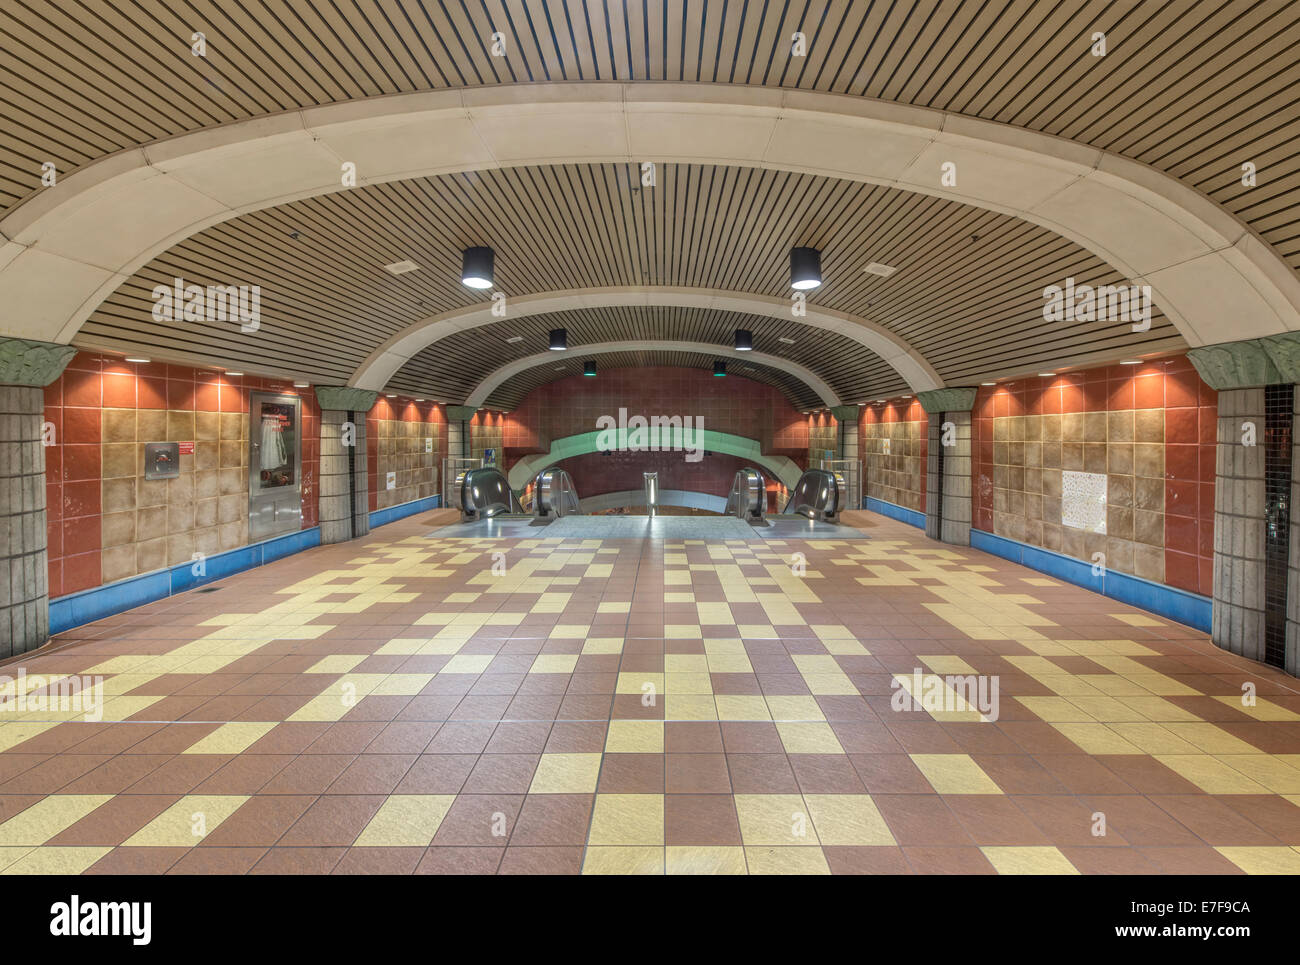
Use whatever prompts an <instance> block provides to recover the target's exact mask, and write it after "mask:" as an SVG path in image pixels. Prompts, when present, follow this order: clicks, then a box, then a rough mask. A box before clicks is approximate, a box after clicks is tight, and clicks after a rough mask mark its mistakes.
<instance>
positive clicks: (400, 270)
mask: <svg viewBox="0 0 1300 965" xmlns="http://www.w3.org/2000/svg"><path fill="white" fill-rule="evenodd" d="M419 268H420V266H419V265H417V264H416V263H415V262H413V261H410V260H407V261H395V262H393V263H392V264H391V265H384V271H386V272H388V273H389V274H391V275H405V274H406V273H407V272H409V271H418V270H419Z"/></svg>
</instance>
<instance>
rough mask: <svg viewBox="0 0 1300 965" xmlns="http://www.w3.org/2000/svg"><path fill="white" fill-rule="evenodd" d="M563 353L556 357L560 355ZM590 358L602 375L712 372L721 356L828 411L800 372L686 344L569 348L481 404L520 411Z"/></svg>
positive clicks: (737, 371)
mask: <svg viewBox="0 0 1300 965" xmlns="http://www.w3.org/2000/svg"><path fill="white" fill-rule="evenodd" d="M559 354H560V353H559V352H556V353H554V355H559ZM589 358H594V359H595V360H596V362H597V376H596V377H597V378H598V379H599V378H600V375H599V373H600V372H606V371H609V370H611V369H639V368H647V367H651V366H661V367H664V368H683V369H702V370H705V371H711V370H712V369H713V363H714V362H716V361H718V360H719V359H721V360H722V361H724V362H726V363H727V377H728V378H733V377H735V378H742V379H749V380H750V381H752V382H762V383H764V384H766V385H770V386H773V387H774V388H777V389H779V390H780V391H781V394H782V395H784V396H785V397H786V398H787V399H788V400H789V401H790V404H791V405H792V406H794V407H795V408H796V409H800V410H802V411H809V410H816V409H822V408H824V407H825V406H826V405H827V402H826V401H825V400H824V399H823V398H822V396H821V394H819V393H818V391H817V389H816V388H815V387H814V386H812V385H810V384H808V383H807V382H805V381H803V380H802V379H800V378H799V377H798V375H797V374H795V373H793V372H791V371H788V370H785V369H782V368H777V367H775V366H772V365H764V364H763V363H762V362H759V361H755V360H750V359H745V358H737V357H736V356H735V355H732V356H731V357H728V355H727V354H726V353H723V352H707V351H706V352H697V351H689V350H684V349H682V348H651V349H630V348H624V349H618V348H617V347H615V346H608V345H607V346H601V347H599V349H598V350H596V351H591V352H586V353H583V352H581V351H571V352H565V353H564V357H562V358H554V357H552V358H544V359H539V360H538V361H537V363H536V364H534V365H530V366H528V367H527V368H525V369H523V370H522V371H519V372H517V373H512V374H511V376H510V378H509V379H508V380H506V381H504V382H501V383H500V384H498V385H496V386H495V387H494V388H493V390H492V391H491V393H490V394H489V395H488V396H487V398H486V399H483V400H482V401H480V402H478V403H477V404H478V405H480V406H483V407H485V408H489V409H504V410H506V411H509V410H511V409H516V408H518V407H519V405H520V404H521V403H522V402H523V401H524V399H525V398H526V397H527V395H528V393H530V392H532V391H533V390H534V389H536V388H538V387H539V386H542V385H545V384H547V383H548V382H555V381H558V380H560V379H567V378H569V377H570V376H581V375H582V367H583V363H584V362H586V361H587V359H589Z"/></svg>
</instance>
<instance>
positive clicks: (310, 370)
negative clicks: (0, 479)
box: [76, 164, 1185, 399]
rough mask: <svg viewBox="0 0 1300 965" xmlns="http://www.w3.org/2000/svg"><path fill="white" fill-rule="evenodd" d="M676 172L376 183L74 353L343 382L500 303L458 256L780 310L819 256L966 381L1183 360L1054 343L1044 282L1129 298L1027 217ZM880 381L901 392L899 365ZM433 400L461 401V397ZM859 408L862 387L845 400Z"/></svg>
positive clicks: (949, 373) (121, 296) (1107, 337)
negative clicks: (203, 300) (256, 311)
mask: <svg viewBox="0 0 1300 965" xmlns="http://www.w3.org/2000/svg"><path fill="white" fill-rule="evenodd" d="M657 173H658V183H657V185H656V187H655V188H653V189H647V190H640V189H639V181H638V179H637V178H636V177H635V176H634V174H633V169H632V168H631V167H630V166H629V165H624V164H563V165H551V166H545V167H525V168H503V169H497V170H485V171H477V172H467V173H462V174H449V175H441V176H437V177H425V178H414V179H410V180H405V181H395V182H387V183H383V184H376V185H368V186H362V187H358V188H354V189H351V190H349V191H345V192H338V193H332V194H327V195H321V196H317V197H313V198H306V199H303V200H300V201H295V202H291V203H288V204H283V205H278V206H275V207H273V208H267V209H262V210H259V211H254V212H251V213H249V214H246V215H243V216H241V217H239V218H235V219H232V220H230V221H225V222H222V223H220V224H217V225H214V226H212V227H210V228H208V229H206V230H204V231H202V232H200V233H199V234H197V235H195V236H193V237H191V238H189V239H187V240H185V241H183V242H181V243H180V244H178V245H176V246H174V247H172V248H171V249H169V250H168V251H167V252H165V253H164V254H163V255H160V256H159V257H157V258H155V259H154V260H153V261H152V262H150V263H149V264H148V265H146V266H145V267H144V268H143V269H141V270H140V271H139V272H137V273H136V275H135V276H133V277H132V278H131V279H130V280H129V281H127V282H126V283H125V284H123V285H122V286H121V287H120V288H119V289H118V290H117V291H115V292H114V293H113V294H112V295H111V296H110V297H109V298H108V299H107V300H106V301H105V302H104V303H103V304H102V305H101V306H100V307H99V308H98V309H97V310H96V311H95V312H94V313H93V314H92V315H91V317H90V318H89V319H88V320H87V322H86V323H85V325H84V326H83V327H82V330H81V332H80V334H79V335H78V337H77V339H76V342H77V344H80V345H84V346H87V347H93V348H98V349H113V348H116V349H118V350H128V351H145V352H147V351H154V352H158V353H162V354H165V355H166V357H169V358H176V359H180V360H185V361H192V362H195V363H198V364H206V365H214V366H240V367H243V368H254V369H259V370H266V371H267V372H268V374H276V375H292V376H298V377H307V378H309V379H311V380H312V381H314V382H317V383H322V384H343V383H346V382H347V381H348V380H349V378H350V377H351V376H352V374H353V373H354V372H355V371H356V370H357V369H358V367H359V366H360V365H361V364H362V363H363V361H364V360H365V359H366V358H367V356H368V355H369V354H370V353H371V352H372V351H374V350H375V349H376V348H377V347H378V346H379V345H380V344H381V343H383V342H384V340H385V339H387V338H390V337H392V336H394V335H395V334H397V333H398V332H401V331H403V330H404V329H406V328H407V327H408V326H410V325H412V324H413V323H416V322H418V321H419V320H421V319H423V318H426V317H428V316H430V315H432V314H437V313H440V312H448V311H453V310H456V309H465V308H469V307H471V306H473V305H475V304H483V300H484V299H485V298H486V294H485V293H480V292H474V291H472V290H470V289H467V288H465V287H464V286H462V285H460V284H459V269H460V265H459V253H460V251H461V249H462V248H464V247H467V246H469V245H473V244H482V243H490V244H492V245H493V247H494V248H495V249H496V251H497V259H496V282H497V285H498V287H499V288H500V290H502V291H503V292H505V293H506V294H507V296H509V295H511V294H513V293H530V292H538V291H555V290H567V289H587V288H594V287H597V286H611V285H612V286H692V287H701V288H707V289H722V290H733V291H740V292H750V293H755V294H758V295H761V296H764V297H767V298H772V299H780V300H786V299H788V297H789V287H788V273H789V263H788V253H789V249H790V247H791V246H793V245H796V244H811V245H814V246H817V247H820V248H822V249H823V251H824V252H825V255H824V260H823V274H824V276H825V279H826V283H825V284H824V285H823V286H822V287H821V288H819V289H817V290H816V291H815V292H814V293H812V295H811V296H810V303H812V304H815V306H816V307H817V308H819V309H820V308H824V309H827V310H832V311H837V312H842V313H846V314H848V315H853V316H859V317H863V318H868V319H870V320H872V321H873V322H875V323H877V324H879V325H880V326H882V327H884V328H885V329H887V330H888V331H890V332H892V333H894V335H895V336H897V337H898V338H900V339H903V340H905V341H906V342H908V343H910V344H911V346H912V347H913V348H914V349H915V350H916V352H917V353H918V354H919V355H921V356H923V357H924V358H925V359H926V360H928V361H929V362H930V363H931V364H932V365H933V366H934V368H935V369H937V370H938V374H939V376H940V377H941V378H943V379H944V380H946V381H948V382H949V383H953V384H960V383H962V382H969V381H973V380H978V379H980V378H982V377H985V376H994V375H1005V374H1008V373H1009V372H1013V371H1023V370H1025V369H1026V367H1033V368H1042V367H1044V366H1059V365H1063V364H1066V363H1067V362H1073V363H1074V364H1083V363H1085V362H1087V361H1089V360H1090V359H1099V360H1100V359H1113V358H1115V356H1116V354H1117V353H1141V354H1152V353H1160V352H1168V351H1173V350H1177V349H1179V348H1181V347H1183V345H1184V344H1185V343H1184V342H1183V340H1182V338H1181V337H1180V336H1179V335H1178V334H1177V332H1176V331H1174V329H1173V327H1172V326H1171V325H1170V323H1169V321H1168V320H1167V319H1166V318H1165V317H1164V316H1162V315H1160V314H1159V313H1158V312H1157V313H1156V315H1155V317H1154V318H1153V321H1152V325H1151V328H1150V330H1149V331H1147V332H1144V333H1141V334H1134V333H1133V332H1131V330H1130V327H1129V325H1128V324H1126V323H1123V322H1116V323H1097V322H1074V323H1060V324H1054V325H1051V326H1047V325H1045V324H1044V322H1043V318H1042V304H1043V299H1042V290H1043V288H1044V287H1045V286H1046V285H1049V284H1053V283H1059V282H1061V281H1062V280H1063V279H1065V278H1066V277H1071V276H1072V277H1075V278H1077V279H1080V280H1081V281H1083V280H1087V281H1089V282H1091V283H1111V284H1121V283H1124V282H1125V279H1124V278H1123V277H1122V276H1121V275H1120V274H1119V273H1118V272H1116V271H1115V270H1113V269H1111V268H1109V267H1108V266H1107V265H1106V264H1105V263H1103V262H1102V261H1101V260H1100V259H1099V258H1097V257H1096V256H1095V255H1092V254H1090V253H1088V252H1086V251H1084V250H1083V249H1082V248H1081V247H1079V246H1078V245H1076V244H1073V243H1072V242H1069V241H1067V240H1065V239H1063V238H1061V237H1060V236H1058V235H1055V234H1053V233H1052V232H1050V231H1047V230H1046V229H1044V228H1040V227H1038V226H1036V225H1031V224H1029V223H1027V222H1024V221H1022V220H1020V219H1018V218H1015V217H1012V216H1010V215H1005V214H999V213H997V212H993V211H987V210H984V209H981V208H976V207H974V206H972V205H968V204H964V203H962V202H959V201H952V200H947V199H941V198H934V197H930V196H926V195H921V194H916V193H913V192H909V191H904V190H900V189H897V188H886V187H882V186H879V185H871V184H865V183H861V182H852V181H843V180H839V179H835V178H827V177H820V176H816V175H808V174H792V173H788V172H782V171H773V170H766V169H757V168H740V167H724V166H720V165H695V164H663V165H660V166H659V169H658V172H657ZM295 234H296V235H297V237H294V235H295ZM406 259H409V260H412V261H414V262H415V263H416V264H418V265H420V266H421V267H420V269H419V270H417V271H413V272H410V273H408V274H403V275H398V276H394V275H391V274H389V273H387V272H385V271H384V270H383V268H382V266H383V265H385V264H389V263H393V262H397V261H401V260H406ZM871 262H880V263H883V264H886V265H889V266H890V267H892V268H895V269H896V271H895V273H894V274H893V275H891V276H890V277H888V278H882V277H879V276H877V275H872V274H869V273H867V272H866V271H865V269H866V267H867V265H868V264H869V263H871ZM176 277H182V278H184V279H185V280H186V281H187V282H195V283H198V284H224V283H229V282H231V281H233V280H238V282H239V283H243V284H256V285H260V286H261V287H262V305H261V307H262V316H263V321H262V323H261V327H260V329H259V330H258V331H257V332H254V333H247V334H246V333H243V332H241V331H240V328H239V326H238V325H235V324H231V323H228V322H205V321H194V322H169V321H162V322H157V321H154V320H153V319H152V317H151V316H150V307H151V305H152V303H153V302H152V299H151V297H150V292H151V290H152V289H153V287H154V286H155V285H158V284H163V285H170V284H172V280H173V279H174V278H176ZM507 312H508V308H507ZM493 324H502V323H500V322H494V323H493ZM551 327H560V326H559V325H553V326H551ZM602 340H608V339H607V338H604V337H602ZM456 344H457V346H458V349H459V351H460V354H459V355H456V354H454V353H453V355H452V356H451V360H452V361H453V362H454V363H455V364H456V365H462V364H465V365H470V364H474V362H473V359H474V357H475V356H476V355H477V353H476V351H475V350H474V349H473V347H472V346H471V345H470V343H469V342H468V340H466V341H464V344H463V345H462V344H461V343H459V342H458V343H456ZM436 345H437V343H435V349H434V350H435V351H438V349H437V348H436ZM773 354H776V355H782V354H783V353H782V352H781V351H779V350H778V351H774V352H773ZM817 371H818V372H819V374H820V375H822V377H823V378H826V379H827V380H828V381H831V380H833V379H834V377H835V376H834V374H833V372H832V371H831V370H830V369H827V370H825V371H822V370H821V369H817ZM865 374H866V376H867V378H868V380H869V381H870V380H873V379H880V380H882V383H888V384H891V385H892V384H894V383H896V381H897V375H896V374H895V373H893V372H892V371H891V370H888V366H886V367H885V368H884V369H881V368H880V367H879V366H874V365H873V367H872V368H870V369H869V370H868V371H867V372H866V373H865ZM419 391H421V392H423V393H428V394H430V395H433V396H435V397H444V396H445V397H447V398H449V399H455V398H456V392H455V391H454V387H453V385H452V384H450V383H440V382H436V381H434V382H430V383H428V384H425V385H422V386H420V387H419ZM881 391H885V389H884V387H883V384H882V387H881V388H879V389H878V388H876V387H875V386H874V385H871V387H870V389H869V391H868V393H867V394H870V393H877V394H879V393H880V392H881ZM860 394H862V393H861V392H860V391H859V390H858V389H850V390H849V391H848V392H847V393H846V395H845V397H846V398H848V397H852V396H855V395H860Z"/></svg>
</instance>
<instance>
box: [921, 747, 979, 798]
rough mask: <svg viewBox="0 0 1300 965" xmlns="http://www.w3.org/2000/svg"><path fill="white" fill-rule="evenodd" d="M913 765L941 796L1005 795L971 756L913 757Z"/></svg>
mask: <svg viewBox="0 0 1300 965" xmlns="http://www.w3.org/2000/svg"><path fill="white" fill-rule="evenodd" d="M910 756H911V758H912V763H914V764H915V765H916V766H917V768H919V769H920V771H921V773H922V774H924V775H925V779H926V780H927V781H929V782H930V786H931V787H933V788H934V789H935V791H937V792H938V793H940V794H1001V793H1002V788H1000V787H998V786H997V784H995V783H994V782H993V779H992V778H991V777H989V776H988V775H987V774H985V773H984V771H983V770H982V769H981V768H980V766H979V765H978V764H976V763H975V761H974V760H973V759H972V758H971V756H970V755H969V754H912V755H910Z"/></svg>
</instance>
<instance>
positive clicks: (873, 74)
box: [0, 0, 1300, 268]
mask: <svg viewBox="0 0 1300 965" xmlns="http://www.w3.org/2000/svg"><path fill="white" fill-rule="evenodd" d="M196 30H197V31H202V32H203V33H204V34H205V35H206V36H207V42H208V52H207V56H206V57H205V58H197V57H194V56H192V55H191V53H190V36H191V34H192V33H193V32H194V31H196ZM796 30H801V31H803V32H804V33H805V34H806V35H807V37H808V52H807V56H806V57H802V58H795V57H791V56H790V53H789V43H790V37H791V35H792V34H793V33H794V31H796ZM1096 30H1103V31H1105V32H1106V34H1107V37H1108V45H1109V53H1108V54H1107V56H1105V57H1101V58H1098V57H1093V56H1092V55H1091V54H1090V52H1089V47H1090V43H1091V41H1090V38H1091V36H1092V34H1093V32H1094V31H1096ZM494 31H500V32H502V33H503V34H504V35H505V37H506V43H507V45H508V50H509V55H508V56H507V57H504V58H495V57H491V56H489V55H488V45H489V44H490V42H491V41H490V38H491V34H492V33H493V32H494ZM0 47H2V48H3V50H4V53H5V56H4V57H3V58H0V205H3V206H6V207H7V206H9V205H12V204H14V203H15V202H17V201H18V200H19V199H21V198H23V197H24V196H26V195H28V194H29V193H30V192H32V191H34V190H37V189H38V187H39V178H40V173H41V163H42V162H44V161H54V162H55V163H56V164H57V165H58V167H59V170H60V171H62V172H65V173H66V172H68V171H71V170H74V169H76V168H78V167H80V166H82V165H84V164H86V163H87V162H89V161H91V160H94V159H95V158H98V157H101V156H103V155H106V154H109V153H112V152H113V151H117V150H120V149H123V148H127V147H131V146H135V145H138V144H142V143H147V142H149V141H152V140H155V139H158V138H162V137H167V136H170V135H174V134H179V133H183V132H186V131H193V130H198V129H201V128H205V127H210V126H213V125H216V124H221V123H224V122H228V121H232V120H237V119H242V118H248V117H254V116H258V115H263V114H267V113H274V112H278V111H286V110H292V109H296V108H302V107H306V106H312V105H319V104H326V103H332V102H338V101H344V100H348V99H352V98H359V97H369V96H375V95H382V94H391V93H398V92H406V91H419V90H429V89H436V88H447V87H463V86H476V85H495V84H517V83H532V82H546V81H581V80H667V81H691V82H707V83H724V84H757V85H766V86H773V87H786V88H802V89H811V90H819V91H829V92H835V93H846V94H852V95H860V96H864V97H872V98H882V99H886V100H893V101H898V102H901V103H907V104H913V105H919V106H925V107H932V108H939V109H943V110H948V111H955V112H959V113H963V114H968V115H973V116H977V117H982V118H987V119H990V120H995V121H1002V122H1005V123H1009V124H1014V125H1019V126H1023V127H1026V128H1031V129H1033V130H1038V131H1044V132H1047V133H1050V134H1056V135H1060V136H1062V137H1067V138H1072V139H1075V140H1078V141H1081V142H1084V143H1087V144H1090V145H1093V146H1095V147H1099V148H1104V149H1106V150H1109V151H1113V152H1116V153H1119V154H1123V155H1126V156H1128V157H1131V158H1134V159H1137V160H1139V161H1143V162H1146V163H1148V164H1151V165H1153V166H1155V167H1156V168H1159V169H1161V170H1163V171H1166V172H1168V173H1170V174H1172V175H1174V176H1176V177H1179V178H1181V179H1183V180H1184V181H1185V182H1186V183H1187V184H1189V185H1192V186H1193V187H1196V188H1198V189H1200V190H1201V191H1203V192H1205V193H1206V194H1208V195H1209V196H1211V197H1212V198H1214V199H1215V200H1216V201H1218V202H1219V203H1221V204H1223V205H1224V206H1225V207H1227V208H1228V209H1229V210H1231V211H1233V212H1235V213H1236V214H1238V215H1239V216H1240V217H1242V218H1243V219H1245V220H1246V221H1247V222H1249V223H1250V224H1251V225H1253V226H1254V227H1255V228H1256V229H1257V230H1258V231H1259V232H1260V233H1261V234H1262V235H1263V236H1264V237H1265V238H1266V239H1267V240H1268V241H1269V242H1271V243H1272V244H1273V245H1274V246H1275V247H1276V248H1277V249H1278V250H1279V251H1280V252H1281V253H1282V255H1283V256H1284V257H1285V258H1286V259H1288V261H1289V263H1290V264H1291V265H1292V267H1293V268H1300V215H1298V214H1297V212H1300V150H1297V147H1296V145H1297V125H1298V123H1300V57H1297V51H1300V3H1295V2H1293V0H1255V2H1247V0H1173V2H1156V0H1141V2H1139V0H1053V2H1046V0H982V2H975V0H970V2H963V3H957V2H953V0H910V2H909V0H747V2H740V0H662V2H654V3H651V2H647V0H641V2H637V0H582V2H581V3H579V2H577V0H505V2H502V0H459V2H450V0H330V2H314V3H307V2H303V0H239V2H235V3H232V2H222V0H166V2H160V0H61V2H59V3H58V4H51V3H44V2H39V0H6V2H5V4H4V6H3V8H2V9H0ZM1246 161H1252V162H1254V163H1255V164H1256V165H1257V167H1258V170H1259V172H1260V177H1259V184H1258V186H1257V187H1255V188H1246V187H1243V185H1242V184H1241V165H1242V164H1243V163H1244V162H1246Z"/></svg>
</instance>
